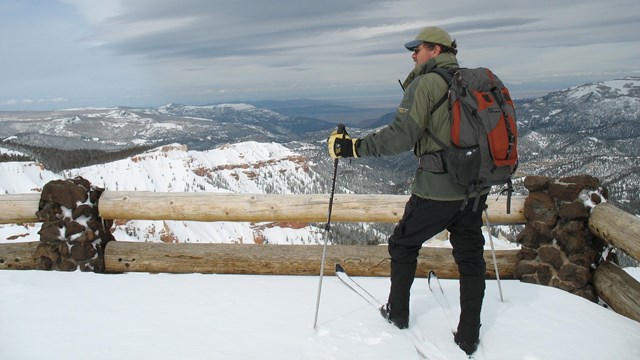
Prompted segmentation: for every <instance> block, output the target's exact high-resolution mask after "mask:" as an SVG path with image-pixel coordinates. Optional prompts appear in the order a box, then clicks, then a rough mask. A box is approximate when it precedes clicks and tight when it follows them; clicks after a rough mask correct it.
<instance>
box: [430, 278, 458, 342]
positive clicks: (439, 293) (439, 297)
mask: <svg viewBox="0 0 640 360" xmlns="http://www.w3.org/2000/svg"><path fill="white" fill-rule="evenodd" d="M427 281H428V284H429V290H431V293H432V294H433V297H435V298H436V301H437V302H438V305H440V308H441V309H442V312H444V316H445V317H446V319H447V323H449V328H451V333H453V334H455V332H456V329H455V328H454V327H453V322H452V319H453V313H452V311H451V305H449V301H447V297H446V296H444V291H443V290H442V286H441V285H440V280H438V275H436V273H435V272H433V271H432V270H429V276H428V277H427Z"/></svg>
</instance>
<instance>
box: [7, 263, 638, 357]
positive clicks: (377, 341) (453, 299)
mask: <svg viewBox="0 0 640 360" xmlns="http://www.w3.org/2000/svg"><path fill="white" fill-rule="evenodd" d="M347 271H348V269H347ZM628 271H629V272H630V273H631V274H632V275H634V276H635V277H636V278H638V277H640V271H638V269H636V268H634V269H628ZM356 280H357V281H359V282H360V284H361V285H362V286H364V287H365V288H367V290H368V291H369V292H371V293H372V294H373V295H374V296H376V297H377V298H378V299H379V300H383V299H385V298H386V296H387V291H388V279H387V278H363V277H361V278H356ZM441 282H442V286H443V289H444V292H445V294H446V296H447V298H448V301H449V303H450V304H451V306H452V308H453V310H454V312H457V311H458V310H459V307H458V301H457V294H458V290H457V281H456V280H441ZM317 286H318V278H317V277H314V276H250V275H203V274H189V275H169V274H157V275H153V274H143V273H130V274H123V275H99V274H93V273H81V272H72V273H63V272H41V271H0V359H4V360H13V359H16V360H24V359H51V360H55V359H64V360H73V359H92V360H99V359H154V360H157V359H260V360H272V359H273V360H282V359H309V360H311V359H313V360H315V359H317V360H329V359H385V360H388V359H419V356H418V354H417V353H416V350H415V348H414V346H413V345H412V343H411V341H410V337H414V338H418V339H420V340H421V341H422V343H423V344H424V347H423V348H426V349H429V353H428V355H430V359H451V360H456V359H466V356H465V355H464V354H463V353H462V352H461V351H460V350H459V349H457V347H456V346H455V345H454V343H453V340H452V335H451V325H450V321H448V320H447V317H445V315H444V312H443V311H442V309H441V308H440V307H439V306H438V305H437V302H436V300H435V298H434V297H433V296H432V295H431V293H430V292H429V290H428V287H427V282H426V280H425V279H417V280H416V282H415V283H414V287H413V295H412V305H411V306H412V315H411V320H410V321H411V322H410V328H409V329H408V330H403V331H401V330H398V329H396V328H394V327H392V326H390V325H388V324H387V323H386V322H385V321H384V320H382V318H381V317H380V315H379V314H378V313H377V312H376V311H375V309H373V308H372V307H371V306H370V305H369V304H367V303H366V302H364V301H363V300H362V299H361V298H360V297H358V296H357V295H355V294H354V293H352V292H351V291H350V290H349V289H348V288H346V287H345V286H344V285H342V284H341V283H340V282H339V280H338V279H337V278H336V277H334V276H329V277H326V278H325V281H324V285H323V291H322V300H321V304H320V313H319V321H318V324H319V325H318V329H317V331H314V330H313V317H314V312H315V300H316V293H317ZM502 288H503V292H504V296H505V302H504V303H502V302H500V300H499V293H498V288H497V283H496V282H495V281H488V284H487V295H486V297H485V303H484V310H483V313H482V319H483V326H482V331H481V340H482V345H481V348H480V350H479V352H478V355H477V357H476V358H477V359H493V360H498V359H504V360H514V359H522V360H542V359H544V360H552V359H553V360H558V359H616V360H620V359H640V324H639V323H637V322H635V321H632V320H629V319H627V318H624V317H622V316H619V315H617V314H615V313H613V312H612V311H610V310H607V309H605V308H603V307H601V306H599V305H596V304H594V303H591V302H589V301H586V300H584V299H582V298H579V297H576V296H574V295H570V294H569V293H567V292H564V291H562V290H558V289H554V288H549V287H542V286H537V285H530V284H524V283H520V282H518V281H513V280H510V281H504V280H503V281H502Z"/></svg>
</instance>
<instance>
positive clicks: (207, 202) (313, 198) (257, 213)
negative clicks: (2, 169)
mask: <svg viewBox="0 0 640 360" xmlns="http://www.w3.org/2000/svg"><path fill="white" fill-rule="evenodd" d="M39 199H40V195H39V194H19V195H0V224H15V223H25V222H37V221H38V219H37V218H36V216H35V212H36V211H37V210H38V202H39ZM524 199H525V198H524V197H513V198H512V201H511V214H507V213H506V197H501V198H500V199H499V200H497V201H495V200H491V201H487V204H488V205H489V209H488V212H489V219H490V220H491V223H492V224H493V225H501V224H502V225H505V224H523V223H524V222H525V221H526V220H525V218H524ZM407 200H408V196H407V195H378V194H373V195H368V194H367V195H350V194H337V195H335V198H334V203H333V212H332V217H331V220H332V221H335V222H385V223H395V222H397V221H398V220H400V218H401V217H402V213H403V212H404V206H405V204H406V202H407ZM328 204H329V195H323V194H318V195H271V194H227V193H205V192H200V193H178V192H142V191H138V192H131V191H105V192H104V193H102V196H101V197H100V201H99V207H98V209H99V212H100V216H101V217H102V218H103V219H127V220H193V221H249V222H265V221H300V222H324V221H326V220H327V207H328Z"/></svg>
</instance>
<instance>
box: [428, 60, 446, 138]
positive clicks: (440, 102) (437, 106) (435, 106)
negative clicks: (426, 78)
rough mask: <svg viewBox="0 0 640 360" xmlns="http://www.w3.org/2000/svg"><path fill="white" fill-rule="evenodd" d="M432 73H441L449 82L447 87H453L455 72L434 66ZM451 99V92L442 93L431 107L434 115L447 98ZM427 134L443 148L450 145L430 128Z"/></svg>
mask: <svg viewBox="0 0 640 360" xmlns="http://www.w3.org/2000/svg"><path fill="white" fill-rule="evenodd" d="M429 72H432V73H435V74H438V75H440V77H441V78H442V80H444V82H445V83H446V84H447V87H449V88H450V87H451V82H452V81H453V74H451V73H450V72H449V70H447V69H445V68H438V67H437V68H434V69H432V70H431V71H429ZM448 99H449V92H448V91H447V92H445V93H444V95H442V97H441V98H440V100H438V101H437V102H436V103H435V104H434V105H433V109H431V115H433V113H434V112H436V110H438V109H439V108H440V106H442V105H443V104H444V103H445V102H446V101H447V100H448ZM425 131H426V133H427V136H429V137H430V138H431V140H433V141H435V142H436V144H438V146H440V147H441V148H442V149H446V148H447V147H448V146H447V145H445V143H444V142H442V140H440V139H438V138H437V137H436V136H435V135H434V134H433V133H432V132H431V130H429V128H426V129H425Z"/></svg>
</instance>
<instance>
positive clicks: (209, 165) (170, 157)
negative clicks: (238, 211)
mask: <svg viewBox="0 0 640 360" xmlns="http://www.w3.org/2000/svg"><path fill="white" fill-rule="evenodd" d="M299 145H300V148H308V147H305V146H302V145H301V144H299ZM0 154H12V155H20V154H19V153H16V152H13V151H10V150H7V149H4V148H0ZM331 163H332V162H331V161H330V160H329V159H326V160H323V161H321V162H320V163H314V162H312V161H309V160H308V159H307V158H306V157H305V156H303V155H302V154H300V153H299V152H296V151H293V150H291V149H289V148H287V147H285V146H283V145H281V144H276V143H258V142H254V141H248V142H241V143H236V144H228V145H223V146H220V147H218V148H215V149H211V150H207V151H193V150H188V149H187V147H186V146H184V145H181V144H169V145H164V146H161V147H158V148H155V149H152V150H150V151H147V152H144V153H141V154H139V155H136V156H132V157H129V158H126V159H122V160H117V161H113V162H109V163H105V164H100V165H93V166H88V167H83V168H77V169H68V170H64V171H62V172H53V171H50V170H48V169H46V168H44V167H43V166H42V165H41V164H38V163H35V162H30V161H26V162H15V161H13V162H0V194H20V193H30V192H39V191H41V190H42V188H43V187H44V185H45V184H46V183H47V182H49V181H52V180H56V179H60V178H65V179H68V178H73V177H76V176H82V177H84V178H85V179H87V180H89V181H90V182H91V183H92V184H93V185H95V186H99V187H103V188H105V189H107V190H111V191H160V192H205V191H206V192H233V193H266V194H317V193H319V194H322V193H325V194H326V193H328V192H329V187H330V185H329V182H330V180H329V178H326V177H325V176H324V174H325V173H326V171H328V169H329V168H330V167H331ZM344 175H345V178H349V175H347V174H344ZM344 185H346V183H345V182H342V185H341V188H342V186H344ZM351 185H355V183H351ZM323 225H324V224H306V223H287V222H273V223H271V222H265V223H248V222H204V223H203V222H191V221H149V220H133V221H127V220H126V219H121V220H117V221H116V222H115V233H114V235H115V237H116V239H118V240H131V241H154V242H160V241H163V242H176V241H180V242H206V243H210V242H214V243H216V242H225V243H229V242H238V243H282V244H310V243H311V244H316V243H320V242H322V239H323V236H324V228H323ZM39 228H40V224H24V225H13V224H8V225H1V224H0V242H3V241H11V240H12V239H21V240H23V241H24V240H29V241H36V240H38V239H39V237H38V235H37V232H38V231H39ZM385 228H388V226H387V225H386V224H335V225H334V226H333V227H332V232H333V233H334V234H341V236H339V237H338V236H336V238H335V240H334V241H335V242H336V243H378V242H380V241H382V240H383V238H384V233H385V232H384V231H380V229H385Z"/></svg>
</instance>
